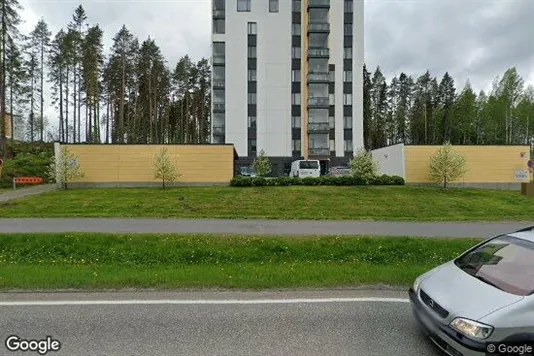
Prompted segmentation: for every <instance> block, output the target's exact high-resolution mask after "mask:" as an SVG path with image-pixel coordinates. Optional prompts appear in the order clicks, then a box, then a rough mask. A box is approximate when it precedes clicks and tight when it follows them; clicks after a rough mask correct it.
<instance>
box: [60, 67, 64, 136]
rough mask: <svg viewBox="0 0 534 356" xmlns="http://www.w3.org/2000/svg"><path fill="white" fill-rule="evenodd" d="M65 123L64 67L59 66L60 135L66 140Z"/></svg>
mask: <svg viewBox="0 0 534 356" xmlns="http://www.w3.org/2000/svg"><path fill="white" fill-rule="evenodd" d="M64 125H65V123H64V118H63V68H62V67H61V66H60V67H59V131H60V132H59V137H60V141H61V142H62V143H63V142H65V126H64Z"/></svg>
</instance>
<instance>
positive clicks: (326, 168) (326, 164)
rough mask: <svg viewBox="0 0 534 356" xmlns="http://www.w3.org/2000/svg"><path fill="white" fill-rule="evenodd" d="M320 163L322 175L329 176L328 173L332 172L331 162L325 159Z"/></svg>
mask: <svg viewBox="0 0 534 356" xmlns="http://www.w3.org/2000/svg"><path fill="white" fill-rule="evenodd" d="M319 163H320V164H321V175H322V176H324V175H327V174H328V171H329V170H330V160H329V159H324V160H320V161H319Z"/></svg>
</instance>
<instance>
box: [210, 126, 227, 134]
mask: <svg viewBox="0 0 534 356" xmlns="http://www.w3.org/2000/svg"><path fill="white" fill-rule="evenodd" d="M213 134H214V135H224V126H213Z"/></svg>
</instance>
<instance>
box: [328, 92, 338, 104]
mask: <svg viewBox="0 0 534 356" xmlns="http://www.w3.org/2000/svg"><path fill="white" fill-rule="evenodd" d="M328 101H329V105H336V98H335V96H334V94H333V93H330V94H328Z"/></svg>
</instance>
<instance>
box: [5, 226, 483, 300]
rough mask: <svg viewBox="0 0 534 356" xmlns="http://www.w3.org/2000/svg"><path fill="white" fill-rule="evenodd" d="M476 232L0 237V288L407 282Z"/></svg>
mask: <svg viewBox="0 0 534 356" xmlns="http://www.w3.org/2000/svg"><path fill="white" fill-rule="evenodd" d="M479 241H480V240H479V239H421V238H408V237H379V238H376V237H362V236H355V237H314V238H298V237H296V238H295V237H293V238H288V237H276V236H269V237H266V236H264V237H261V236H258V237H246V236H215V235H142V234H122V235H119V234H82V233H79V234H69V235H66V234H7V235H2V236H0V290H13V289H46V290H53V289H55V290H57V289H70V288H75V289H121V288H229V289H232V288H240V289H265V288H313V287H343V286H345V287H349V286H358V285H377V284H381V285H384V284H385V285H392V286H403V287H407V286H409V285H410V284H411V283H412V282H413V280H414V279H415V277H417V276H418V275H419V274H421V273H423V272H425V271H427V270H429V269H431V268H433V267H434V266H437V265H439V264H441V263H443V262H445V261H447V260H450V259H452V258H454V257H455V256H457V255H458V254H459V253H461V252H462V251H464V250H466V249H467V248H469V247H471V246H473V245H474V244H476V243H477V242H479Z"/></svg>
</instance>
